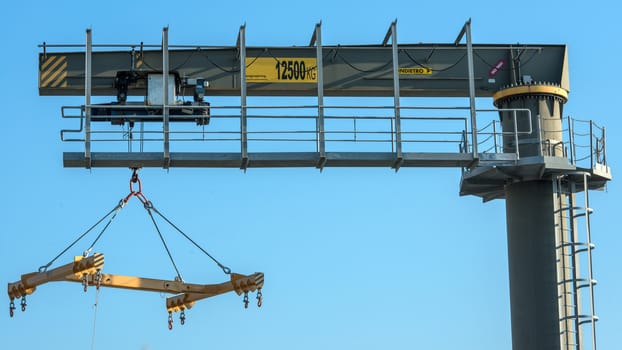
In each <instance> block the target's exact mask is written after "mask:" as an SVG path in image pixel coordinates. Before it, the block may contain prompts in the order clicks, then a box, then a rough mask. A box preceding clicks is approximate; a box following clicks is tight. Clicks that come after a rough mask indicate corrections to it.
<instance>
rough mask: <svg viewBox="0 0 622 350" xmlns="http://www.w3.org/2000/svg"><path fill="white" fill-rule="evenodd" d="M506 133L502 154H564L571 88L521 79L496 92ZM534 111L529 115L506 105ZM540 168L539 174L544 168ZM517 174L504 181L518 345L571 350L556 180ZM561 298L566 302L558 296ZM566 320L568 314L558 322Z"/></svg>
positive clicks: (516, 348) (517, 349)
mask: <svg viewBox="0 0 622 350" xmlns="http://www.w3.org/2000/svg"><path fill="white" fill-rule="evenodd" d="M494 98H495V105H496V106H497V107H499V108H500V109H501V110H502V112H500V118H501V125H502V127H503V131H504V137H503V148H504V152H507V153H516V154H517V156H518V157H520V159H529V158H533V157H535V158H538V157H544V156H547V157H564V150H563V144H562V106H563V104H564V103H565V102H566V100H567V91H566V90H564V89H561V88H559V87H557V86H553V85H546V84H527V85H518V86H513V87H510V88H506V89H503V90H501V91H499V92H497V94H495V96H494ZM518 108H521V109H528V110H530V115H529V116H528V117H527V118H525V117H523V118H520V120H519V117H518V116H517V114H516V112H503V110H505V109H518ZM538 172H540V173H538ZM524 175H525V176H524V177H522V178H520V177H516V178H514V179H512V181H510V183H509V184H506V186H505V199H506V219H507V239H508V267H509V275H510V276H509V277H510V305H511V312H512V349H513V350H528V349H547V350H548V349H550V350H559V349H562V350H566V349H570V348H569V346H570V344H568V343H567V342H566V341H565V339H566V338H565V337H560V334H562V333H563V334H566V333H567V331H568V330H569V329H568V328H570V321H569V319H568V318H567V317H566V316H568V315H567V312H566V311H567V307H566V306H565V305H571V304H572V300H570V298H572V296H569V295H567V294H563V293H562V294H560V292H559V284H560V283H563V281H565V280H568V279H569V278H570V276H569V275H568V274H569V271H568V270H561V271H558V269H560V268H561V266H566V265H567V264H559V263H558V259H566V256H565V255H563V254H562V255H558V247H560V246H562V247H563V245H562V244H563V243H564V242H563V237H564V234H563V233H562V232H558V231H560V230H562V228H563V227H564V225H562V224H561V223H560V221H559V217H558V215H560V214H559V213H560V211H561V210H562V208H560V204H559V203H560V202H561V203H565V202H566V200H562V201H556V198H559V197H557V196H559V195H560V194H559V193H556V191H555V189H554V186H553V181H554V180H555V179H554V178H552V177H551V176H549V175H544V174H543V172H542V170H539V171H538V170H536V171H534V172H532V173H527V174H524ZM560 297H561V300H560ZM560 320H565V321H564V322H560Z"/></svg>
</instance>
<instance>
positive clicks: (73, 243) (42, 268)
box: [39, 203, 123, 272]
mask: <svg viewBox="0 0 622 350" xmlns="http://www.w3.org/2000/svg"><path fill="white" fill-rule="evenodd" d="M122 207H123V205H121V203H119V204H117V205H116V206H115V207H114V208H113V209H112V210H110V211H109V212H108V213H107V214H106V215H104V216H103V217H102V218H101V219H99V220H98V221H97V222H96V223H95V224H94V225H93V226H91V227H90V228H89V229H88V230H86V231H85V232H84V233H83V234H81V235H80V236H79V237H78V238H77V239H76V240H75V241H73V242H72V243H71V244H70V245H69V246H68V247H67V248H65V249H64V250H63V251H62V252H60V253H59V254H58V255H56V257H54V259H52V260H50V262H49V263H47V264H45V265H43V266H41V267H39V272H45V271H46V270H47V268H48V267H50V265H52V264H53V263H54V262H55V261H56V259H58V258H60V257H61V256H62V255H63V254H65V253H66V252H67V251H68V250H69V249H71V247H73V246H74V245H75V244H76V243H78V242H79V241H80V240H81V239H82V238H84V237H85V236H86V235H87V234H89V232H91V231H92V230H93V229H94V228H95V227H97V226H98V225H99V224H100V223H101V222H102V221H104V219H106V218H107V217H108V216H110V214H112V213H113V212H115V211H118V210H119V209H120V208H122ZM115 215H116V214H115ZM113 218H114V217H113ZM110 221H112V218H111V219H110ZM110 221H109V223H110ZM109 223H108V224H107V225H106V228H107V227H108V225H109ZM106 228H104V230H105V229H106ZM104 230H102V232H101V233H100V234H99V236H98V238H97V239H99V237H100V236H101V234H102V233H103V231H104Z"/></svg>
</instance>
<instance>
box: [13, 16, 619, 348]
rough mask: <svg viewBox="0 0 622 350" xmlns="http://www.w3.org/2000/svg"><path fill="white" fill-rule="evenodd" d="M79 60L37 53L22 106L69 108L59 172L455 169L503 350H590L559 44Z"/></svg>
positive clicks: (578, 123)
mask: <svg viewBox="0 0 622 350" xmlns="http://www.w3.org/2000/svg"><path fill="white" fill-rule="evenodd" d="M379 38H382V36H380V37H379ZM79 47H80V50H75V49H73V50H70V49H67V46H66V45H51V44H43V45H41V52H40V53H39V94H40V95H42V96H83V97H84V103H83V104H80V105H77V106H64V107H63V108H62V117H63V118H64V120H65V122H67V123H69V122H74V123H75V124H74V125H76V126H75V127H74V128H72V129H63V130H61V140H62V141H66V142H69V143H71V144H72V145H73V149H71V150H70V151H67V152H65V153H64V154H63V165H64V166H65V167H79V168H98V167H123V168H140V167H160V168H165V169H169V168H175V167H193V168H214V167H220V168H239V169H243V170H244V171H246V170H247V169H252V168H262V167H263V168H266V167H270V168H287V167H310V168H317V169H320V170H322V169H325V168H330V167H387V168H392V169H395V171H397V170H399V169H400V168H403V167H458V168H461V169H462V178H461V180H460V195H474V196H478V197H480V198H482V199H483V201H490V200H494V199H502V200H505V202H506V208H507V210H506V216H507V237H508V261H509V275H510V281H511V283H510V303H511V315H512V344H513V349H514V350H531V349H534V348H540V347H539V346H540V345H541V344H546V346H547V347H546V348H547V349H551V350H570V349H579V348H581V349H585V347H584V346H583V345H584V344H587V343H589V344H591V349H592V350H596V321H597V320H598V317H597V316H596V311H595V303H594V298H593V294H594V293H593V290H594V286H595V284H596V283H595V279H594V276H593V270H592V250H593V248H594V244H593V243H592V241H591V234H590V214H591V213H592V212H593V210H592V209H591V208H590V207H589V200H588V192H589V190H600V189H603V188H605V186H606V184H607V182H608V181H609V180H611V178H612V175H611V170H610V168H609V166H608V164H607V152H606V147H605V145H606V137H605V128H604V127H601V126H599V125H597V124H596V123H594V122H593V121H591V120H581V119H578V118H570V117H568V118H565V116H564V104H565V103H566V101H567V100H568V98H569V92H570V79H569V68H568V65H569V60H568V56H569V55H568V49H567V47H566V45H558V44H475V43H473V42H472V39H471V21H470V20H469V21H467V22H466V23H465V24H464V26H462V28H461V30H460V32H459V33H458V36H457V37H456V38H455V40H453V41H450V42H448V43H417V44H405V43H400V42H399V41H398V38H397V22H396V21H395V22H393V23H391V25H390V27H389V29H388V30H387V32H386V35H384V38H383V40H379V41H378V42H377V43H376V44H369V45H326V44H325V43H324V42H323V41H322V25H321V23H318V24H317V25H316V26H315V28H314V30H313V33H312V35H311V40H310V41H309V42H308V43H305V44H304V45H297V46H288V47H283V46H269V45H264V46H261V45H259V46H247V44H246V26H241V27H240V30H239V32H238V35H237V40H236V43H235V45H231V46H212V45H169V42H168V28H164V29H163V30H162V42H161V43H160V44H157V45H147V44H144V43H136V44H129V45H121V46H119V45H94V44H93V40H92V32H91V30H87V31H86V40H85V44H84V45H79ZM94 96H108V97H110V98H111V99H113V101H111V102H109V103H105V104H95V103H92V102H91V99H92V97H94ZM224 97H229V100H231V98H230V97H236V101H237V98H239V104H238V103H235V104H233V105H219V104H218V103H216V102H215V101H217V100H218V99H223V98H224ZM428 97H442V98H451V101H452V103H454V102H455V101H460V102H459V103H460V105H457V106H456V105H440V106H429V105H427V104H423V103H421V102H420V101H422V100H424V101H428V99H422V98H428ZM478 98H479V99H478ZM483 98H492V103H491V104H490V105H491V106H492V107H486V108H482V107H478V106H477V104H481V102H479V101H482V99H483ZM292 100H293V101H301V100H302V101H305V103H302V104H301V103H296V102H294V103H293V104H292V102H291V101H292ZM308 101H312V102H308ZM376 101H380V102H376ZM387 101H390V102H387ZM583 145H589V146H585V147H582V146H583ZM156 213H157V212H156ZM581 222H584V223H585V224H584V225H582V224H581ZM534 247H537V249H536V248H534ZM579 265H582V267H581V268H580V269H579ZM74 276H75V275H74ZM257 276H259V275H250V276H246V277H244V278H246V279H245V280H248V281H249V284H248V285H249V286H253V287H252V288H255V287H254V286H256V288H257V289H259V282H257V281H256V279H255V278H256V277H257ZM70 277H71V276H70ZM63 278H65V277H63ZM71 278H73V277H71ZM104 281H105V280H104ZM252 281H255V282H254V283H255V284H252V283H250V282H252ZM87 282H88V281H87ZM231 283H233V280H232V282H231ZM24 288H26V289H28V288H30V285H25V287H24ZM252 288H251V287H249V290H250V289H252Z"/></svg>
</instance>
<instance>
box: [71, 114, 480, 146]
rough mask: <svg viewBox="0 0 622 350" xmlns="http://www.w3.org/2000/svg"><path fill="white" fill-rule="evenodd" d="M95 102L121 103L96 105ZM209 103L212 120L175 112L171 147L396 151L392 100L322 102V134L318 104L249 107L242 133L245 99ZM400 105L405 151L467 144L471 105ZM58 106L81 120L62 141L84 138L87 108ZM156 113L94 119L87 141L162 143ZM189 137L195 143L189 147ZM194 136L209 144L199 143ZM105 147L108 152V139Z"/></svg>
mask: <svg viewBox="0 0 622 350" xmlns="http://www.w3.org/2000/svg"><path fill="white" fill-rule="evenodd" d="M90 108H91V109H94V108H97V109H100V110H101V109H106V108H110V109H115V108H120V107H119V106H102V105H92V106H90ZM136 108H139V107H136ZM160 108H161V106H160ZM173 108H179V107H178V106H176V105H171V106H169V109H173ZM184 108H185V107H184ZM209 108H210V117H209V124H207V123H205V124H203V125H197V123H194V121H195V119H196V118H195V117H196V116H193V115H187V116H184V115H170V118H171V119H174V120H175V121H177V123H170V126H169V131H168V133H169V141H170V142H171V147H175V148H176V150H178V151H181V150H186V149H187V150H192V151H195V152H197V151H212V152H237V151H239V147H240V146H239V144H240V142H241V140H242V139H243V136H246V137H245V139H246V140H247V141H248V143H249V145H248V148H249V151H251V152H252V151H256V152H259V151H276V152H287V151H309V152H312V151H317V150H318V149H319V142H320V140H322V141H323V142H325V147H326V150H327V151H353V152H355V151H369V152H374V151H376V152H395V150H396V148H397V143H398V138H397V132H396V125H395V116H394V115H393V111H394V109H395V107H394V106H323V110H324V117H323V118H324V130H323V131H322V132H321V133H322V134H323V138H320V130H319V129H318V128H317V110H318V106H316V105H300V106H246V108H245V109H246V120H247V127H246V130H245V132H243V131H242V130H241V128H240V118H241V117H240V109H241V108H240V106H210V107H209ZM400 110H401V111H402V114H403V115H402V116H401V117H400V119H401V124H402V125H401V130H400V131H401V132H400V136H401V139H400V140H399V142H401V144H402V145H401V147H403V151H404V152H410V151H412V152H414V151H422V152H423V151H425V152H455V151H456V149H463V150H468V149H470V147H469V143H470V139H469V138H468V137H467V138H465V137H464V135H467V134H468V133H467V130H469V121H468V115H464V114H465V111H466V112H468V110H469V108H468V107H409V106H402V107H400ZM61 111H62V117H63V118H65V119H77V120H78V127H77V128H73V129H64V130H61V140H62V141H66V142H84V141H85V139H86V138H85V132H86V131H85V130H84V127H83V126H84V120H85V107H84V106H65V107H63V108H62V109H61ZM155 117H156V116H154V115H123V116H116V117H110V118H108V119H110V120H107V121H108V123H92V124H91V130H90V141H91V142H92V144H93V146H94V147H97V146H96V145H97V144H100V143H108V144H110V143H114V144H117V147H116V149H114V151H120V150H121V148H119V147H118V145H123V146H122V147H126V149H125V150H127V151H138V152H143V151H154V150H159V149H161V142H162V141H163V139H164V137H163V133H164V132H163V128H162V124H161V123H157V122H156V123H153V122H150V121H153V119H154V118H155ZM112 119H116V120H117V122H116V123H115V122H113V121H112ZM118 120H122V122H118ZM91 121H93V118H91ZM180 121H187V123H183V122H180ZM189 143H195V145H192V146H188V145H187V144H189ZM197 143H198V144H204V145H205V146H204V147H201V146H197V145H196V144H197ZM183 144H186V146H184V145H183ZM106 147H109V148H108V149H107V151H110V146H106ZM112 147H113V148H114V146H112Z"/></svg>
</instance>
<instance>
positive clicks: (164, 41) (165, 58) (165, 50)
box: [162, 27, 171, 169]
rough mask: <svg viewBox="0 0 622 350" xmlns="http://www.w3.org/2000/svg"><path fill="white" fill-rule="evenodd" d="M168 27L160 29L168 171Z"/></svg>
mask: <svg viewBox="0 0 622 350" xmlns="http://www.w3.org/2000/svg"><path fill="white" fill-rule="evenodd" d="M168 69H169V65H168V27H164V28H162V85H163V88H162V91H163V93H162V94H163V95H162V101H163V102H162V103H163V105H162V120H163V132H164V154H163V155H164V163H163V167H164V169H168V167H169V165H170V162H171V158H170V153H169V152H170V143H169V142H170V137H169V113H168V105H169V101H168V97H169V96H168Z"/></svg>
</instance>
